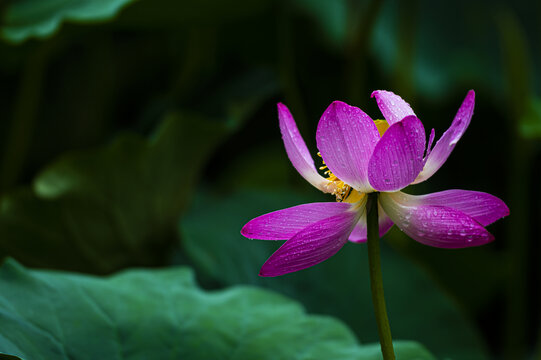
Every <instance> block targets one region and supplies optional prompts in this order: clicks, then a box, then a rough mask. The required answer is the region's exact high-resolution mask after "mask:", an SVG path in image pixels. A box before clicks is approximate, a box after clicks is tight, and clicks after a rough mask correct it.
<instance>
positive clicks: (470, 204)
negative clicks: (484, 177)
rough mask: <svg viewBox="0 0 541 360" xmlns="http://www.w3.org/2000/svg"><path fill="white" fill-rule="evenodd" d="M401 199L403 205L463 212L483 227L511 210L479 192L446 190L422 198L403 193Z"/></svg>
mask: <svg viewBox="0 0 541 360" xmlns="http://www.w3.org/2000/svg"><path fill="white" fill-rule="evenodd" d="M397 196H398V195H397ZM400 197H401V200H400V201H401V202H402V203H404V202H407V203H408V204H411V205H415V206H419V205H429V206H445V207H448V208H451V209H454V210H457V211H460V212H463V213H464V214H466V215H468V216H470V217H472V218H473V219H474V220H475V221H477V222H479V223H480V224H481V225H483V226H487V225H490V224H492V223H493V222H494V221H496V220H498V219H501V218H502V217H504V216H507V215H509V208H508V207H507V205H505V203H504V202H503V201H502V200H500V199H498V198H497V197H496V196H493V195H490V194H487V193H484V192H479V191H468V190H446V191H441V192H437V193H432V194H426V195H420V196H414V195H408V194H404V193H401V195H400Z"/></svg>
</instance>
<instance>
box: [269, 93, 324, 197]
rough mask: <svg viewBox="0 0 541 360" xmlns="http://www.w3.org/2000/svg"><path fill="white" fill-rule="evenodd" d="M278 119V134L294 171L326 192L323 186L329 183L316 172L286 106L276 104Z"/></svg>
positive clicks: (312, 160)
mask: <svg viewBox="0 0 541 360" xmlns="http://www.w3.org/2000/svg"><path fill="white" fill-rule="evenodd" d="M278 119H279V120H280V132H281V133H282V140H283V141H284V146H285V148H286V152H287V156H288V157H289V160H290V161H291V163H292V164H293V166H294V167H295V169H296V170H297V171H298V172H299V174H301V176H302V177H303V178H304V179H305V180H306V181H308V182H309V183H310V184H312V185H313V186H315V187H316V188H318V189H319V190H321V191H324V192H328V190H327V188H326V187H325V185H327V184H328V183H329V181H328V180H327V179H325V178H324V177H323V176H321V175H320V174H319V173H318V172H317V170H316V167H315V165H314V159H313V158H312V156H311V155H310V152H309V151H308V148H307V147H306V143H305V142H304V140H303V138H302V136H301V134H300V133H299V129H298V128H297V124H295V120H294V119H293V116H292V115H291V112H290V111H289V109H288V108H287V106H285V105H284V104H281V103H279V104H278Z"/></svg>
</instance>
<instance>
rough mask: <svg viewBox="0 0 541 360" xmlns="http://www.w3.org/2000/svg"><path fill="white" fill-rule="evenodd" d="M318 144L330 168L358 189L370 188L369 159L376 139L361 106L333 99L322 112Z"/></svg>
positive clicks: (371, 125)
mask: <svg viewBox="0 0 541 360" xmlns="http://www.w3.org/2000/svg"><path fill="white" fill-rule="evenodd" d="M316 140H317V147H318V149H319V151H320V152H321V156H322V158H323V160H324V161H325V163H326V165H327V166H328V167H329V169H330V170H331V171H332V172H333V174H334V175H336V176H337V177H338V178H339V179H340V180H342V181H344V182H345V183H347V184H349V185H351V186H353V187H354V188H355V189H357V190H359V191H361V192H370V191H372V190H373V189H372V187H371V186H370V183H369V182H368V177H367V171H368V161H369V160H370V156H371V155H372V151H373V150H374V147H375V146H376V143H377V142H378V140H379V133H378V129H377V127H376V125H375V124H374V122H373V121H372V119H371V118H370V117H369V116H368V115H366V114H365V113H364V112H363V111H362V110H361V109H359V108H356V107H354V106H349V105H348V104H345V103H343V102H340V101H335V102H333V103H332V104H331V105H330V106H329V107H328V108H327V110H325V112H324V113H323V115H322V116H321V120H320V121H319V125H318V127H317V133H316Z"/></svg>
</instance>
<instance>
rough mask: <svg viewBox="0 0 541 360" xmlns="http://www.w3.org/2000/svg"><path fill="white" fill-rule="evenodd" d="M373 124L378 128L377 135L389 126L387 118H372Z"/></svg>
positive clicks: (381, 134)
mask: <svg viewBox="0 0 541 360" xmlns="http://www.w3.org/2000/svg"><path fill="white" fill-rule="evenodd" d="M374 124H376V127H377V128H378V132H379V136H383V134H385V131H387V129H388V128H389V124H388V123H387V120H374Z"/></svg>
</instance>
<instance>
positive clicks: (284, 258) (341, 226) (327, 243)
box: [259, 211, 360, 276]
mask: <svg viewBox="0 0 541 360" xmlns="http://www.w3.org/2000/svg"><path fill="white" fill-rule="evenodd" d="M359 216H360V212H359V211H346V212H343V213H341V214H338V215H334V216H331V217H329V218H326V219H323V220H320V221H318V222H316V223H314V224H311V225H309V226H307V227H306V228H304V229H303V230H301V231H300V232H298V233H297V234H296V235H295V236H293V237H292V238H291V239H289V240H288V241H286V242H285V244H284V245H282V246H281V247H280V248H279V249H278V250H276V252H275V253H274V254H272V255H271V257H270V258H269V259H268V260H267V261H266V262H265V264H263V267H262V268H261V271H260V273H259V275H260V276H280V275H284V274H287V273H290V272H294V271H299V270H302V269H306V268H308V267H310V266H313V265H316V264H319V263H320V262H322V261H324V260H327V259H328V258H330V257H331V256H333V255H334V254H336V253H337V252H338V250H340V249H341V248H342V246H344V244H345V243H346V242H347V239H348V236H349V234H350V233H351V231H352V230H353V227H354V226H355V223H356V222H357V221H358V220H359Z"/></svg>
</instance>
